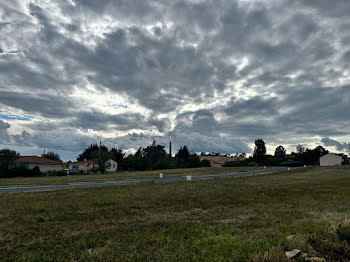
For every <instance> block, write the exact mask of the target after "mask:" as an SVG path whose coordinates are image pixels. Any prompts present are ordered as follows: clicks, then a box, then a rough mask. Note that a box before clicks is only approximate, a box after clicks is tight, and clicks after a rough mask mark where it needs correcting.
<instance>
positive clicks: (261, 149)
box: [253, 139, 266, 163]
mask: <svg viewBox="0 0 350 262" xmlns="http://www.w3.org/2000/svg"><path fill="white" fill-rule="evenodd" d="M265 155H266V146H265V142H264V140H262V139H257V140H255V149H254V155H253V158H254V159H255V161H256V162H258V163H262V162H264V160H265Z"/></svg>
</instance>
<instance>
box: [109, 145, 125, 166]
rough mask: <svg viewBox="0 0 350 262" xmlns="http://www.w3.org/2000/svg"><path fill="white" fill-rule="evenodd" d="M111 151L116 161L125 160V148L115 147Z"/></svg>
mask: <svg viewBox="0 0 350 262" xmlns="http://www.w3.org/2000/svg"><path fill="white" fill-rule="evenodd" d="M110 152H111V153H112V155H113V160H114V161H116V162H117V163H121V162H123V159H124V156H125V153H123V150H121V149H117V148H115V147H113V148H112V149H111V151H110Z"/></svg>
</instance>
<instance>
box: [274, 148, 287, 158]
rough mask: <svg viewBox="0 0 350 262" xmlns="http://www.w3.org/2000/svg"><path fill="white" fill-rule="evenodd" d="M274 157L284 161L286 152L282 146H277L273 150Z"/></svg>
mask: <svg viewBox="0 0 350 262" xmlns="http://www.w3.org/2000/svg"><path fill="white" fill-rule="evenodd" d="M275 157H278V158H279V159H281V160H285V159H286V150H285V149H284V147H283V146H278V147H277V148H276V150H275Z"/></svg>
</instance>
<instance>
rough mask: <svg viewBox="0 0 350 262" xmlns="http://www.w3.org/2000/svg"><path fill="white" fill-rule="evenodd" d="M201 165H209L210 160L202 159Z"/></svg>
mask: <svg viewBox="0 0 350 262" xmlns="http://www.w3.org/2000/svg"><path fill="white" fill-rule="evenodd" d="M201 166H202V167H210V162H209V160H208V159H203V160H202V161H201Z"/></svg>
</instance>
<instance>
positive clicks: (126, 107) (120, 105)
mask: <svg viewBox="0 0 350 262" xmlns="http://www.w3.org/2000/svg"><path fill="white" fill-rule="evenodd" d="M108 105H109V106H111V107H113V108H116V109H118V108H123V109H128V108H129V107H128V105H124V104H112V103H108Z"/></svg>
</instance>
